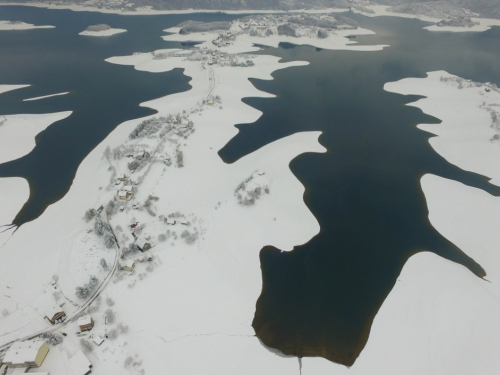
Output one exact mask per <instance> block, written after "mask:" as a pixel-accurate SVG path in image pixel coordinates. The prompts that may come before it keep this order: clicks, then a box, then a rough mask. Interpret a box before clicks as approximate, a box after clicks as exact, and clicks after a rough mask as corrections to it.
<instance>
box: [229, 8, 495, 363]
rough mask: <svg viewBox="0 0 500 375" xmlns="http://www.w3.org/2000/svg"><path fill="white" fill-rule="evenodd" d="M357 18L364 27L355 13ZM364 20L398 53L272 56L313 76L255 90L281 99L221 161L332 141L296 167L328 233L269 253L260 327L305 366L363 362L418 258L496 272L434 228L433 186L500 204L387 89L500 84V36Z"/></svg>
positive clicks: (279, 77)
mask: <svg viewBox="0 0 500 375" xmlns="http://www.w3.org/2000/svg"><path fill="white" fill-rule="evenodd" d="M354 17H356V16H354ZM356 19H357V20H358V21H359V22H360V23H361V24H362V25H363V26H364V27H367V28H369V29H373V30H375V31H376V32H377V33H378V34H377V36H367V37H357V38H356V39H355V40H356V41H358V42H360V43H361V44H378V43H381V44H390V45H391V47H390V48H388V49H386V50H385V51H383V52H369V53H360V52H346V51H326V50H323V51H318V50H316V49H315V48H311V47H297V48H291V47H292V46H290V45H287V46H286V48H280V49H267V50H266V51H265V52H264V53H272V54H276V55H279V56H282V57H283V58H284V60H285V61H287V60H307V61H309V62H310V63H311V64H310V65H309V66H307V67H296V68H290V69H286V70H280V71H277V72H275V73H274V77H275V81H260V80H254V81H253V83H254V84H255V85H256V86H257V88H259V89H261V90H264V91H267V92H272V93H273V94H276V95H277V97H276V98H275V99H261V98H250V99H246V100H245V101H246V102H247V103H248V104H250V105H251V106H253V107H255V108H257V109H259V110H261V111H262V112H263V113H264V115H263V116H262V117H261V118H260V119H259V121H257V123H255V124H250V125H240V126H238V128H239V129H240V133H239V134H238V135H237V136H236V137H235V138H234V139H233V140H232V141H231V142H230V143H229V144H228V145H226V147H225V148H224V149H222V150H221V152H220V155H221V156H222V157H223V159H224V160H225V161H227V162H234V161H235V160H237V159H238V158H240V157H242V156H244V155H246V154H248V153H250V152H252V151H254V150H256V149H258V148H259V147H261V146H263V145H265V144H268V143H269V142H272V141H274V140H276V139H279V138H282V137H284V136H287V135H290V134H293V133H295V132H298V131H309V130H321V131H322V132H323V134H322V136H321V137H320V142H321V143H322V144H323V145H324V146H325V147H327V149H328V152H327V153H326V154H312V153H311V154H306V155H302V156H300V157H298V158H296V159H295V160H293V162H292V163H291V169H292V171H293V173H294V174H295V175H296V176H297V177H298V178H299V180H300V181H301V182H302V183H303V184H304V185H305V186H306V193H305V197H304V199H305V202H306V204H307V206H308V207H309V208H310V210H311V211H312V212H313V213H314V215H315V217H316V218H317V219H318V221H319V223H320V225H321V233H320V234H319V235H318V236H316V237H315V238H313V239H312V240H311V241H310V242H309V243H307V244H305V245H303V246H298V247H296V248H295V250H294V251H292V252H290V253H286V252H285V253H281V252H280V251H279V250H278V249H275V248H273V247H267V248H264V249H263V250H262V251H261V254H260V259H261V266H262V275H263V281H264V287H263V292H262V294H261V296H260V298H259V300H258V303H257V310H256V315H255V319H254V322H253V326H254V328H255V330H256V332H257V334H258V336H259V337H260V338H261V340H262V341H263V342H264V343H265V344H267V345H268V346H270V347H274V348H279V349H280V350H282V351H283V352H284V353H286V354H293V355H297V356H322V357H325V358H328V359H330V360H333V361H336V362H339V363H342V364H345V365H352V364H353V362H354V361H355V359H356V358H357V356H358V355H359V353H360V352H361V350H362V349H363V347H364V345H365V344H366V341H367V339H368V336H369V332H370V327H371V324H372V321H373V318H374V317H375V315H376V313H377V311H378V310H379V308H380V306H381V304H382V303H383V301H384V299H385V298H386V296H387V294H388V293H389V292H390V290H391V289H392V287H393V286H394V284H395V282H396V280H397V277H398V275H399V274H400V271H401V269H402V267H403V266H404V264H405V262H406V261H407V260H408V258H409V257H410V256H412V255H413V254H415V253H417V252H420V251H431V252H434V253H436V254H438V255H440V256H442V257H444V258H446V259H449V260H452V261H454V262H457V263H459V264H462V265H464V266H465V267H467V268H469V269H470V271H471V272H473V273H475V274H476V275H477V276H483V275H484V270H483V269H482V267H481V265H478V264H477V263H476V262H475V261H474V260H473V259H471V258H469V257H468V256H467V255H465V254H464V253H463V252H462V251H461V250H460V249H458V248H457V247H455V246H454V245H453V244H451V243H450V242H449V241H447V240H446V239H445V238H444V237H442V236H441V235H440V234H439V233H438V232H437V231H436V230H434V228H433V227H432V226H431V225H430V223H429V220H428V211H427V206H426V201H425V197H424V195H423V193H422V190H421V187H420V178H421V177H422V175H424V174H425V173H433V174H436V175H438V176H442V177H445V178H449V179H453V180H456V181H460V182H462V183H464V184H467V185H470V186H474V187H478V188H480V189H483V190H485V191H487V192H489V193H492V194H495V195H499V193H500V190H499V188H497V187H495V186H493V185H491V184H489V183H488V182H487V179H485V178H484V177H482V176H480V175H477V174H473V173H468V172H465V171H463V170H461V169H460V168H458V167H455V166H453V165H451V164H449V163H448V162H447V161H446V160H445V159H443V158H442V157H441V156H439V155H438V154H437V153H436V152H434V151H433V149H432V148H431V147H430V145H429V143H428V139H429V137H430V136H431V135H430V134H428V133H426V132H423V131H421V130H418V129H417V128H416V124H419V123H439V122H440V121H439V120H437V119H435V118H433V117H430V116H427V115H425V114H423V113H422V112H421V111H420V110H419V109H416V108H413V107H405V104H406V103H409V102H413V101H415V100H417V99H418V97H416V96H408V97H405V96H401V95H396V94H391V93H387V92H385V91H383V85H384V83H386V82H389V81H395V80H399V79H402V78H406V77H410V76H411V77H425V72H427V71H433V70H447V71H448V72H450V73H452V74H457V75H460V76H462V77H467V78H470V79H473V80H477V81H492V82H496V83H500V64H498V61H499V58H500V49H498V48H497V46H498V43H499V41H500V29H498V28H496V29H494V30H492V31H489V32H486V33H482V34H481V33H479V34H473V33H466V34H450V33H445V34H435V33H430V32H428V31H426V30H422V26H424V25H425V24H424V23H423V22H420V21H414V20H405V19H398V18H379V19H366V18H364V17H356Z"/></svg>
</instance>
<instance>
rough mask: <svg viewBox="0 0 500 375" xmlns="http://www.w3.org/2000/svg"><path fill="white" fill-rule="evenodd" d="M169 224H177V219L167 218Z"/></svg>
mask: <svg viewBox="0 0 500 375" xmlns="http://www.w3.org/2000/svg"><path fill="white" fill-rule="evenodd" d="M167 224H168V225H175V220H174V219H170V218H168V219H167Z"/></svg>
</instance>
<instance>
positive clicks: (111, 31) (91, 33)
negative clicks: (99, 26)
mask: <svg viewBox="0 0 500 375" xmlns="http://www.w3.org/2000/svg"><path fill="white" fill-rule="evenodd" d="M125 32H127V30H126V29H113V28H111V29H107V30H102V31H87V30H85V31H82V32H81V33H78V35H85V36H97V37H104V36H111V35H115V34H120V33H125Z"/></svg>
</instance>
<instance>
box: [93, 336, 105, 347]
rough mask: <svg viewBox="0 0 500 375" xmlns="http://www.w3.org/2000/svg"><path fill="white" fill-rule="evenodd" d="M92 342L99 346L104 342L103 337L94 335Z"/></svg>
mask: <svg viewBox="0 0 500 375" xmlns="http://www.w3.org/2000/svg"><path fill="white" fill-rule="evenodd" d="M94 342H95V343H96V345H97V346H100V345H101V344H102V343H103V342H104V339H103V338H102V337H101V336H96V337H94Z"/></svg>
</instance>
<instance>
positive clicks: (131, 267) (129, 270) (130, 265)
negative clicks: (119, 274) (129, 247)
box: [123, 259, 135, 272]
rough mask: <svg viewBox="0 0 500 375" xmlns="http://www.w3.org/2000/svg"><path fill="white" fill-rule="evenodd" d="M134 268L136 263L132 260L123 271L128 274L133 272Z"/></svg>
mask: <svg viewBox="0 0 500 375" xmlns="http://www.w3.org/2000/svg"><path fill="white" fill-rule="evenodd" d="M134 268H135V261H133V260H132V259H130V260H129V261H128V262H127V263H126V264H125V266H124V267H123V269H124V270H125V271H128V272H132V271H133V270H134Z"/></svg>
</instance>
